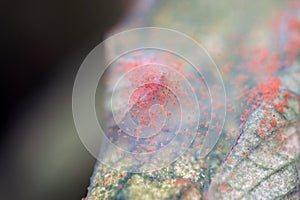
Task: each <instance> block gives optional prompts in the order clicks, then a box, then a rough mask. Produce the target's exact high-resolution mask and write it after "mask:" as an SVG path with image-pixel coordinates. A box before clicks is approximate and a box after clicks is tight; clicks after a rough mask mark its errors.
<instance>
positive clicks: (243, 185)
mask: <svg viewBox="0 0 300 200" xmlns="http://www.w3.org/2000/svg"><path fill="white" fill-rule="evenodd" d="M279 100H280V99H279ZM297 115H299V101H298V100H297V99H294V100H291V101H290V103H289V108H288V109H287V110H286V112H285V114H284V115H283V114H282V113H279V112H277V111H276V109H275V108H274V106H271V105H269V106H267V107H264V108H263V107H259V108H257V109H256V110H255V111H254V112H252V114H251V115H250V116H249V117H248V119H247V121H246V123H245V124H244V126H243V128H242V134H241V136H240V138H239V139H238V141H237V143H236V145H235V146H234V147H233V149H232V151H231V152H230V154H229V156H228V157H227V158H226V161H225V162H224V164H223V166H222V167H221V169H220V170H219V171H218V173H217V175H216V176H215V177H214V180H213V182H212V184H211V187H210V190H209V192H208V197H209V198H211V199H278V198H280V199H282V198H290V197H292V196H293V195H294V196H297V195H298V194H297V193H299V189H298V186H299V176H298V169H297V162H298V160H299V135H298V134H299V133H298V130H297V129H296V124H295V123H294V122H293V121H295V120H297ZM273 119H275V120H276V122H277V126H276V127H272V128H271V129H270V128H268V127H267V126H264V125H262V123H261V122H262V121H263V122H271V121H272V120H273ZM262 132H263V133H264V134H261V133H262Z"/></svg>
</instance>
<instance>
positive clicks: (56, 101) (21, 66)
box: [0, 0, 133, 199]
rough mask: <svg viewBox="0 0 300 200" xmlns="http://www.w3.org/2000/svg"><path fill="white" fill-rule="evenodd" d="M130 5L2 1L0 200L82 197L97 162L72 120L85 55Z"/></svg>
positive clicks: (98, 0) (100, 0)
mask: <svg viewBox="0 0 300 200" xmlns="http://www.w3.org/2000/svg"><path fill="white" fill-rule="evenodd" d="M132 4H133V1H124V0H123V1H119V0H109V1H104V0H92V1H86V0H76V1H71V0H27V1H14V0H12V1H10V0H4V1H1V2H0V27H1V28H0V64H1V70H2V72H1V79H0V80H1V84H0V85H1V92H2V95H1V102H2V103H1V104H2V112H1V135H0V141H1V142H0V145H1V146H0V156H1V157H0V158H1V161H0V162H1V164H0V179H1V180H0V198H1V199H80V198H81V197H84V196H85V195H86V192H87V186H88V185H89V177H90V176H91V174H92V171H93V166H94V164H95V159H94V158H93V157H92V156H91V155H90V154H89V153H88V152H87V150H86V149H85V148H84V146H83V145H82V144H81V142H80V140H79V137H78V135H77V133H76V130H75V127H74V124H73V120H72V111H71V104H72V99H71V97H72V96H71V95H72V85H73V81H74V78H75V76H76V72H77V70H78V68H79V67H80V64H81V62H82V61H83V59H84V58H85V56H86V55H87V54H88V53H89V52H90V51H91V49H93V48H94V47H95V46H96V45H98V44H99V43H100V42H101V41H102V40H103V38H104V35H105V33H106V32H107V31H108V30H110V28H111V27H112V26H113V25H115V24H116V23H118V21H120V20H122V18H124V17H125V16H126V13H128V12H129V10H130V8H131V5H132Z"/></svg>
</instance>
